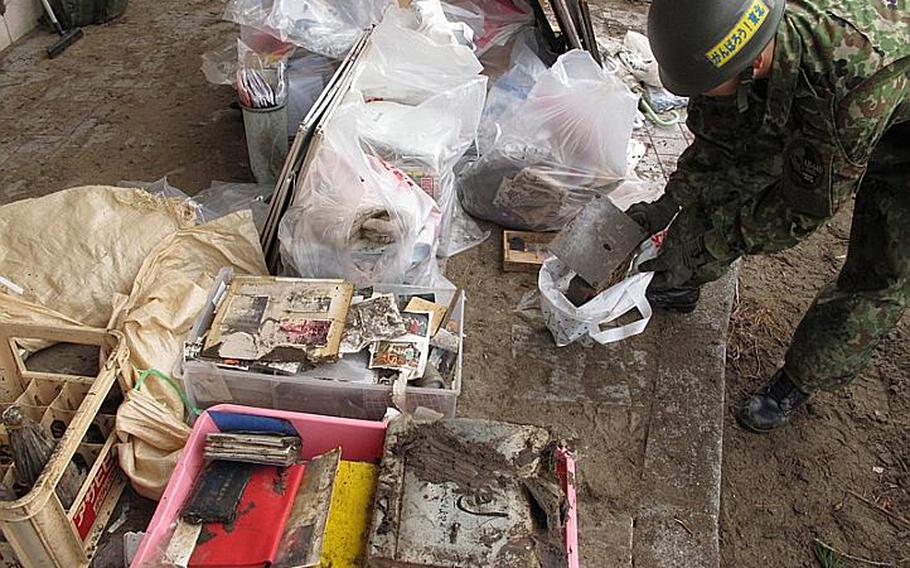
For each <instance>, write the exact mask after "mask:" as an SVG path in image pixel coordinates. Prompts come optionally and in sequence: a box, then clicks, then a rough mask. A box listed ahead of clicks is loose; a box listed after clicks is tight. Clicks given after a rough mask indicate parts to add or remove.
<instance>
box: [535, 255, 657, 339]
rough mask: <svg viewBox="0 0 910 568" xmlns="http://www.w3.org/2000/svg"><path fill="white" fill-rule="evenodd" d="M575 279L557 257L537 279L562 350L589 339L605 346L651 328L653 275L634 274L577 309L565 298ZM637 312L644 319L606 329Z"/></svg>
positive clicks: (548, 319) (543, 305)
mask: <svg viewBox="0 0 910 568" xmlns="http://www.w3.org/2000/svg"><path fill="white" fill-rule="evenodd" d="M648 243H651V241H647V242H646V244H648ZM574 277H575V273H574V272H572V270H570V269H569V268H568V267H567V266H566V265H564V264H563V263H562V262H561V261H560V260H559V259H558V258H555V257H554V258H550V259H548V260H546V261H545V262H544V263H543V266H542V267H541V269H540V273H539V274H538V276H537V287H538V289H539V290H540V309H541V311H542V312H543V316H544V321H545V323H546V324H547V328H548V329H549V330H550V333H552V334H553V339H554V340H555V341H556V345H557V346H558V347H565V346H566V345H569V344H571V343H574V342H575V341H577V340H579V339H581V338H582V337H585V336H588V337H590V338H591V339H593V340H594V341H596V342H597V343H600V344H602V345H604V344H607V343H615V342H617V341H622V340H623V339H626V338H628V337H632V336H634V335H638V334H639V333H641V332H643V331H644V330H645V328H646V327H647V326H648V322H649V321H651V315H652V311H651V305H650V304H649V303H648V299H647V298H646V297H645V292H646V291H647V289H648V284H650V283H651V279H652V278H653V277H654V273H653V272H637V273H634V274H632V275H631V276H629V277H627V278H626V279H624V280H623V281H622V282H620V283H619V284H616V285H615V286H613V287H611V288H609V289H607V290H604V291H603V292H601V293H600V294H598V295H597V296H595V297H594V298H592V299H591V300H589V301H588V302H586V303H585V304H583V305H581V306H577V307H576V306H575V304H573V303H572V302H570V301H569V299H568V298H566V296H565V292H566V290H568V288H569V282H571V280H572V278H574ZM633 310H637V311H638V313H639V316H640V317H639V318H638V319H636V320H635V321H632V322H630V323H625V324H623V325H620V326H616V327H607V328H605V329H602V326H606V325H608V324H611V323H613V322H614V321H616V320H617V319H619V318H620V317H622V316H624V315H626V314H628V313H630V312H632V311H633Z"/></svg>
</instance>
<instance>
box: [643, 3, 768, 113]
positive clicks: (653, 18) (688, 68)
mask: <svg viewBox="0 0 910 568" xmlns="http://www.w3.org/2000/svg"><path fill="white" fill-rule="evenodd" d="M784 4H785V0H653V2H652V4H651V11H650V13H649V14H648V35H649V36H650V40H651V49H652V50H653V51H654V56H655V57H656V58H657V63H658V65H659V68H660V80H661V81H662V82H663V84H664V87H666V88H667V89H668V90H670V91H671V92H673V93H676V94H677V95H682V96H691V95H698V94H702V93H705V92H707V91H710V90H711V89H713V88H715V87H717V86H718V85H720V84H722V83H724V82H725V81H728V80H730V79H732V78H734V77H736V76H737V75H738V74H740V73H742V72H743V71H745V70H746V69H747V68H749V67H750V66H751V65H752V62H753V61H755V59H756V58H757V57H758V56H759V55H760V54H761V52H762V50H763V49H764V48H765V46H767V45H768V42H770V41H771V40H772V39H773V38H774V35H775V33H776V32H777V26H778V25H779V24H780V21H781V19H782V18H783V15H784Z"/></svg>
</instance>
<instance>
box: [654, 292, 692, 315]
mask: <svg viewBox="0 0 910 568" xmlns="http://www.w3.org/2000/svg"><path fill="white" fill-rule="evenodd" d="M645 296H646V297H647V298H648V302H650V303H651V307H653V308H655V309H659V310H667V311H668V312H676V313H679V314H691V313H692V312H694V311H695V308H696V307H697V306H698V299H699V298H700V297H701V288H670V289H668V290H652V289H651V288H648V291H647V292H646V293H645Z"/></svg>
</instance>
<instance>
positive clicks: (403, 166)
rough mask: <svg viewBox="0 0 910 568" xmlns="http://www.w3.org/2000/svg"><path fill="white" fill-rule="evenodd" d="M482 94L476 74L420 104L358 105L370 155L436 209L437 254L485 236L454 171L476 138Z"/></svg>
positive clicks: (483, 83)
mask: <svg viewBox="0 0 910 568" xmlns="http://www.w3.org/2000/svg"><path fill="white" fill-rule="evenodd" d="M485 92H486V79H485V78H484V77H481V76H479V75H478V76H475V77H474V78H473V79H472V80H471V81H469V82H466V83H464V84H463V85H460V86H458V87H456V88H454V89H451V90H449V91H445V92H442V93H439V94H438V95H435V96H433V97H431V98H429V99H427V100H426V101H424V102H423V103H421V104H419V105H416V106H411V105H404V104H400V103H395V102H387V101H374V102H370V103H367V104H365V105H363V107H362V108H363V112H361V113H359V115H358V116H359V121H358V133H359V135H360V136H361V138H362V140H363V141H364V144H365V145H366V147H367V149H368V150H369V153H370V154H372V155H374V156H377V157H379V158H382V159H383V160H385V161H387V162H389V163H390V164H392V165H394V166H395V167H396V168H398V169H399V170H401V171H403V172H404V173H405V174H407V175H408V176H409V177H410V178H411V179H412V180H413V181H414V182H415V183H416V184H417V185H418V186H420V187H421V188H422V189H423V190H424V191H425V192H426V193H427V195H429V196H430V197H431V198H433V200H434V201H435V202H436V203H437V205H439V209H440V211H441V212H442V230H441V249H440V250H439V251H438V252H439V254H440V256H451V255H452V254H455V253H456V252H460V251H462V250H465V249H467V248H470V247H471V246H473V245H476V244H479V243H480V242H481V241H482V240H483V238H484V234H483V232H482V231H480V229H479V228H477V227H476V222H475V221H473V219H470V218H469V217H467V216H466V215H465V213H464V211H463V210H462V209H461V207H460V204H459V202H458V198H457V195H456V192H455V174H454V173H453V167H454V166H455V163H456V162H457V161H458V159H459V158H460V157H461V156H462V155H463V154H464V152H465V151H466V150H467V149H468V148H469V147H470V146H471V143H472V142H473V140H474V138H475V136H476V133H477V124H478V121H479V119H480V112H481V109H482V108H483V101H484V95H485ZM454 227H458V228H459V230H458V231H457V232H455V231H453V228H454ZM478 237H479V238H478Z"/></svg>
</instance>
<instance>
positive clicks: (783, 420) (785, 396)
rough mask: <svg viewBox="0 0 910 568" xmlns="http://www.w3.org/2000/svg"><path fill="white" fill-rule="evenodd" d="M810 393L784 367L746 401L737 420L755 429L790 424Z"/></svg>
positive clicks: (768, 429) (762, 430) (761, 430)
mask: <svg viewBox="0 0 910 568" xmlns="http://www.w3.org/2000/svg"><path fill="white" fill-rule="evenodd" d="M807 400H809V395H808V394H807V393H804V392H803V391H801V390H800V388H799V387H798V386H796V385H795V384H793V381H791V380H790V377H788V376H787V373H785V372H784V370H783V369H781V370H780V371H778V372H777V374H776V375H774V378H773V379H772V380H771V382H770V383H769V384H768V385H765V386H764V387H763V388H762V389H761V390H759V391H758V392H756V393H755V394H753V395H752V396H750V397H749V398H747V399H746V400H745V401H743V404H742V406H741V407H740V408H739V412H738V413H737V414H736V418H737V420H739V423H740V424H742V425H743V426H744V427H746V428H748V429H750V430H753V431H755V432H770V431H771V430H774V429H775V428H780V427H781V426H785V425H787V424H788V423H789V422H790V420H791V419H792V418H793V415H794V414H795V413H796V410H797V409H798V408H799V407H801V406H802V405H803V404H805V403H806V401H807Z"/></svg>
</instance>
